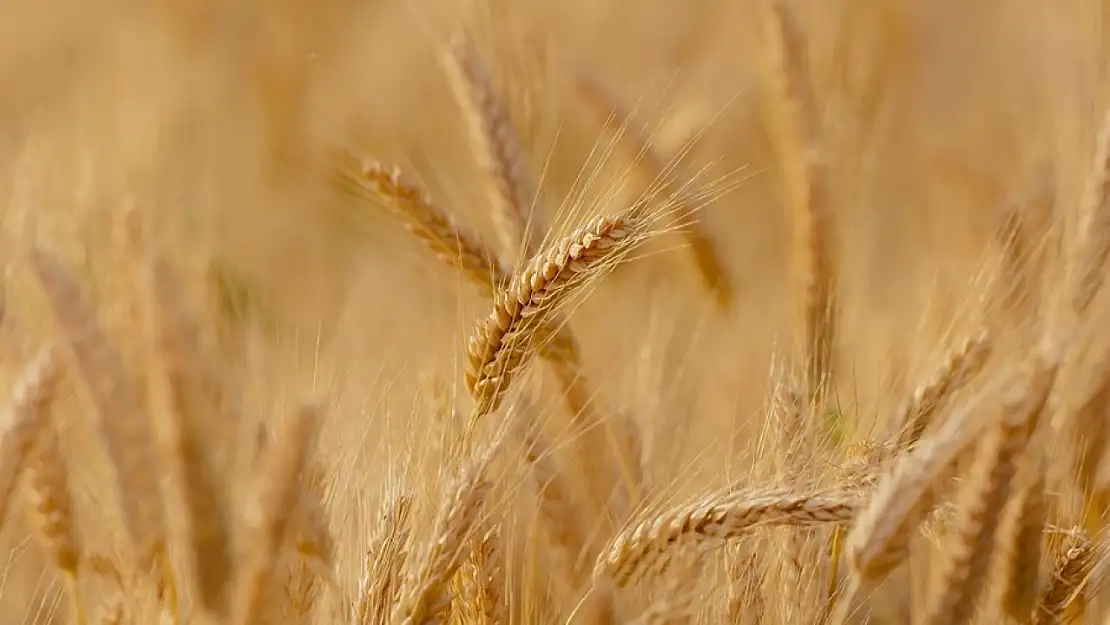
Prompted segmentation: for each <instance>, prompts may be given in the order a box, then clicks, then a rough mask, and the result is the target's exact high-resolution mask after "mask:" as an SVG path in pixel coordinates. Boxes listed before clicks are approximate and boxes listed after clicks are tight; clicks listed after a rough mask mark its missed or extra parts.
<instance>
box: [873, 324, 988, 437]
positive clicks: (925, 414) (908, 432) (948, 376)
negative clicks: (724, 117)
mask: <svg viewBox="0 0 1110 625" xmlns="http://www.w3.org/2000/svg"><path fill="white" fill-rule="evenodd" d="M990 353H991V340H990V334H989V333H988V332H987V331H986V329H980V330H979V331H978V332H976V333H975V334H973V335H972V336H970V337H968V338H967V339H966V340H965V341H964V342H963V343H961V344H960V345H959V346H957V347H956V348H955V349H953V350H951V351H949V352H948V354H947V355H946V356H945V358H944V361H943V362H942V363H941V365H940V367H938V368H937V369H936V370H935V371H934V372H933V373H932V375H930V376H929V378H928V379H926V380H925V381H924V382H922V383H921V384H920V385H918V386H917V388H915V389H914V390H913V393H912V394H911V395H910V396H909V397H908V398H906V401H905V402H904V403H903V404H902V406H901V407H900V408H899V409H898V413H897V414H896V415H895V417H894V419H892V420H891V423H890V424H891V426H893V427H896V428H898V430H897V434H896V435H895V436H892V437H890V439H891V440H896V441H897V445H898V448H900V449H909V448H911V447H913V446H914V445H916V444H917V441H919V440H920V439H921V436H922V435H923V434H924V433H925V430H926V428H928V427H929V424H930V423H932V420H933V417H934V416H935V415H936V413H937V411H938V410H939V409H940V408H941V406H942V405H943V404H944V402H945V400H946V399H948V398H949V397H951V396H952V395H953V394H955V393H957V392H958V391H959V390H960V389H961V388H963V387H965V386H967V385H968V384H969V383H971V381H972V380H974V379H975V377H976V376H977V375H979V372H981V371H982V370H983V366H984V365H985V364H986V362H987V359H988V358H989V357H990Z"/></svg>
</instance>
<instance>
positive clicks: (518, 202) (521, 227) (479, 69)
mask: <svg viewBox="0 0 1110 625" xmlns="http://www.w3.org/2000/svg"><path fill="white" fill-rule="evenodd" d="M444 66H445V67H446V69H447V75H448V78H449V81H450V83H451V88H452V90H453V91H454V93H455V97H456V99H457V100H458V103H459V106H460V107H461V108H462V111H463V115H464V117H465V118H466V123H467V126H469V130H470V146H471V150H472V152H473V153H474V156H475V159H476V160H477V162H478V165H479V166H480V167H481V168H482V169H483V170H484V172H483V173H484V174H485V176H486V182H487V184H488V185H489V191H490V192H489V197H490V203H491V205H492V208H493V219H494V223H495V224H496V226H497V235H498V238H499V239H500V240H501V250H502V255H501V258H503V259H504V260H505V262H507V263H509V264H510V265H512V266H515V265H517V264H519V263H520V262H521V260H522V259H524V258H527V257H528V256H530V255H531V254H532V251H533V249H534V245H533V243H532V241H531V230H532V226H533V224H532V223H531V220H532V207H533V205H534V200H535V197H536V192H535V189H534V188H533V185H532V183H531V182H530V181H529V176H528V166H527V162H526V160H525V157H524V152H523V151H522V150H521V147H520V138H519V137H518V136H517V132H516V129H515V128H514V127H513V121H512V119H511V118H510V117H509V111H508V110H507V109H506V107H505V103H504V102H502V101H501V98H500V97H499V96H498V95H497V93H496V92H495V91H494V89H493V83H492V79H491V77H490V71H489V68H488V67H487V66H486V64H485V62H484V61H483V60H482V58H481V56H479V54H478V51H477V50H476V49H475V47H474V42H473V41H471V40H470V39H468V38H467V37H465V36H463V35H461V34H459V35H456V36H455V37H454V38H453V39H452V40H451V42H450V44H449V49H448V51H447V55H446V59H445V61H444Z"/></svg>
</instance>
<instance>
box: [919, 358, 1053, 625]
mask: <svg viewBox="0 0 1110 625" xmlns="http://www.w3.org/2000/svg"><path fill="white" fill-rule="evenodd" d="M1058 367H1059V362H1058V361H1057V360H1055V359H1052V358H1051V357H1047V358H1046V357H1045V356H1042V355H1037V356H1035V357H1034V358H1033V362H1032V363H1031V371H1030V372H1029V373H1028V374H1027V376H1026V382H1027V383H1026V385H1025V386H1024V388H1022V389H1020V390H1019V391H1018V392H1015V393H1014V395H1012V396H1011V397H1008V398H1004V399H1003V401H1002V406H1003V407H1004V410H1005V412H1004V414H1003V416H1002V419H1001V420H1000V421H999V423H998V425H996V426H995V427H994V428H993V429H992V430H991V431H990V433H989V434H988V435H987V437H986V438H985V439H984V440H983V441H982V443H981V444H980V449H979V452H978V454H977V457H976V460H975V464H974V465H973V466H972V472H971V476H970V477H969V479H968V480H967V482H966V484H965V487H964V489H963V493H962V498H961V505H960V507H959V517H958V518H957V520H956V536H955V540H954V542H953V544H952V546H951V549H950V557H949V559H948V561H947V566H946V568H945V571H944V575H943V582H942V585H941V587H940V588H939V589H938V592H937V594H936V596H935V597H934V598H933V599H932V600H931V601H930V602H929V608H928V617H927V618H926V621H925V622H926V623H931V624H932V625H962V624H964V623H968V622H970V621H971V618H972V617H973V616H974V615H975V607H976V604H977V603H978V599H979V594H980V593H981V591H982V590H983V588H984V587H985V585H986V581H987V579H988V573H989V571H990V564H991V557H992V555H993V552H994V546H995V544H996V543H995V540H996V533H997V530H998V526H999V521H1000V519H1001V517H1002V510H1003V508H1004V506H1005V505H1006V502H1007V501H1008V500H1009V497H1010V492H1011V488H1012V483H1013V478H1014V474H1015V473H1016V472H1017V466H1018V459H1019V458H1020V457H1021V455H1022V454H1023V453H1024V452H1025V449H1026V446H1027V445H1028V444H1029V439H1030V438H1031V437H1032V435H1033V431H1034V430H1035V429H1036V427H1037V424H1038V422H1039V420H1040V418H1041V414H1042V413H1043V412H1044V409H1045V404H1046V403H1047V402H1048V395H1049V392H1050V391H1051V390H1052V385H1053V382H1054V381H1055V379H1056V371H1057V369H1058Z"/></svg>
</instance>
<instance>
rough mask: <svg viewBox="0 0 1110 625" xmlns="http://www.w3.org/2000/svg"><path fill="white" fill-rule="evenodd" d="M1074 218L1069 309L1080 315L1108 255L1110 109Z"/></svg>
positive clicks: (1099, 284) (1098, 282)
mask: <svg viewBox="0 0 1110 625" xmlns="http://www.w3.org/2000/svg"><path fill="white" fill-rule="evenodd" d="M1078 217H1079V219H1078V222H1079V223H1078V226H1079V231H1078V239H1077V240H1076V241H1075V242H1074V245H1073V247H1072V258H1071V262H1070V264H1071V271H1072V287H1071V292H1070V295H1071V298H1072V299H1071V306H1072V312H1073V313H1074V314H1075V315H1077V316H1083V315H1084V314H1086V312H1087V310H1088V309H1089V308H1090V306H1091V302H1093V301H1094V299H1095V295H1096V294H1097V293H1098V290H1099V289H1100V288H1101V287H1102V282H1103V270H1104V268H1105V266H1106V260H1107V258H1108V257H1110V111H1107V112H1106V116H1105V118H1104V120H1103V122H1102V128H1101V129H1100V130H1099V134H1098V137H1097V140H1096V145H1095V154H1094V163H1093V164H1092V167H1091V172H1090V174H1089V175H1088V178H1087V185H1086V187H1085V188H1084V190H1083V197H1082V199H1081V200H1080V205H1079V216H1078Z"/></svg>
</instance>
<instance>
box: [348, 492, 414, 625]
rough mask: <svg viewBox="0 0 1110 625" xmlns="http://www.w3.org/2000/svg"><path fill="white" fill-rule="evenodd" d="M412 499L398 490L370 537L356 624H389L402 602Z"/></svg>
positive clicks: (385, 506)
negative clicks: (400, 599) (395, 605)
mask: <svg viewBox="0 0 1110 625" xmlns="http://www.w3.org/2000/svg"><path fill="white" fill-rule="evenodd" d="M411 515H412V498H411V497H410V496H409V495H408V494H407V493H405V492H403V491H401V490H397V491H395V492H394V493H392V494H391V495H390V496H389V497H387V498H386V500H385V502H383V505H382V513H381V517H380V521H379V523H378V525H377V527H376V528H375V530H374V535H373V536H372V537H371V539H370V550H369V552H368V553H367V554H366V571H365V573H364V575H363V578H362V580H361V581H360V582H359V591H358V598H357V599H356V601H355V619H356V620H355V623H356V625H387V624H388V623H389V618H390V614H391V611H392V609H393V605H394V604H395V603H396V602H397V601H398V599H399V598H400V597H399V593H400V590H401V583H402V577H403V575H404V568H405V562H406V560H407V559H408V553H409V542H410V538H409V537H410V535H411V532H412V528H411V526H410V524H409V520H410V517H411Z"/></svg>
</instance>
